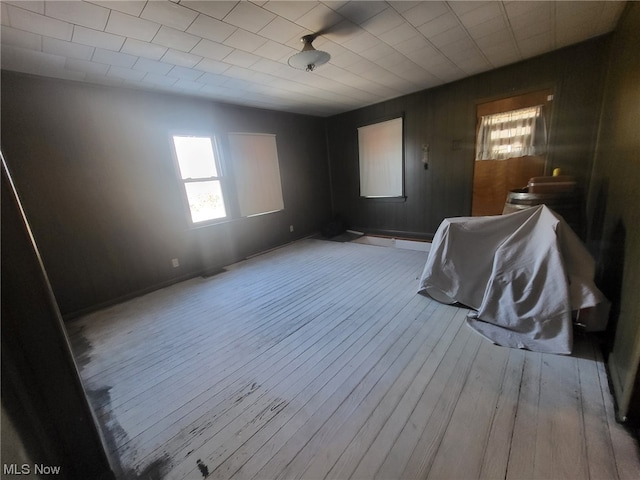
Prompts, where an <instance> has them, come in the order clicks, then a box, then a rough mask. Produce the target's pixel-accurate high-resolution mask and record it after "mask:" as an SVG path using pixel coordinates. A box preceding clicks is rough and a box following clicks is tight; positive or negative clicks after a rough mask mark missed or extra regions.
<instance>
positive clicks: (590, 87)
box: [327, 37, 609, 237]
mask: <svg viewBox="0 0 640 480" xmlns="http://www.w3.org/2000/svg"><path fill="white" fill-rule="evenodd" d="M608 44H609V37H602V38H598V39H594V40H591V41H588V42H585V43H582V44H580V45H577V46H573V47H569V48H566V49H563V50H560V51H556V52H553V53H550V54H546V55H543V56H540V57H536V58H534V59H531V60H527V61H524V62H521V63H518V64H515V65H511V66H507V67H503V68H500V69H496V70H493V71H490V72H487V73H483V74H480V75H476V76H474V77H470V78H466V79H463V80H460V81H457V82H455V83H451V84H448V85H445V86H442V87H438V88H433V89H430V90H425V91H422V92H419V93H416V94H412V95H408V96H404V97H401V98H397V99H393V100H389V101H387V102H383V103H380V104H376V105H372V106H369V107H366V108H362V109H359V110H355V111H352V112H348V113H345V114H341V115H337V116H334V117H331V118H329V120H328V127H327V129H328V138H329V159H330V164H331V181H332V188H333V209H334V213H335V214H340V215H342V216H343V217H344V218H345V220H346V221H347V222H348V223H349V224H350V225H351V226H352V227H354V228H360V229H364V230H366V231H371V232H387V233H393V234H398V235H401V234H405V235H408V236H425V237H429V236H430V235H432V234H433V233H434V232H435V230H436V229H437V227H438V225H439V224H440V222H441V221H442V220H443V219H444V218H446V217H451V216H461V215H462V216H464V215H470V214H471V198H472V187H473V167H474V143H475V128H476V106H477V105H478V104H479V103H483V102H486V101H489V100H494V99H499V98H504V97H509V96H512V95H516V94H522V93H526V92H530V91H534V90H540V89H543V88H552V89H553V90H554V92H555V98H554V102H553V112H552V119H551V123H552V124H551V127H550V128H551V132H550V152H549V165H550V167H551V168H554V167H560V168H562V171H563V173H565V174H568V175H575V176H576V177H577V178H578V180H579V182H580V184H581V185H582V186H583V187H584V188H585V189H586V187H587V185H588V182H589V178H590V171H591V166H592V161H593V154H594V149H595V141H596V136H597V127H598V119H599V113H600V106H601V92H602V86H603V81H604V69H605V66H606V57H607V53H608ZM396 113H397V114H402V113H404V116H405V187H406V191H405V194H406V197H407V198H406V201H405V202H391V201H384V200H372V199H363V198H360V197H359V193H358V149H357V132H356V129H357V127H359V126H361V125H364V124H368V123H372V122H375V121H376V120H377V119H382V118H384V117H388V116H389V115H392V114H396ZM423 144H428V145H430V163H429V169H428V170H425V169H424V168H423V166H422V163H421V158H422V145H423Z"/></svg>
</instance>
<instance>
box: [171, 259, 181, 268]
mask: <svg viewBox="0 0 640 480" xmlns="http://www.w3.org/2000/svg"><path fill="white" fill-rule="evenodd" d="M171 265H173V268H176V267H179V266H180V261H179V260H178V259H177V258H172V259H171Z"/></svg>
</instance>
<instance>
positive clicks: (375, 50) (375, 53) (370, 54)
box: [360, 42, 397, 62]
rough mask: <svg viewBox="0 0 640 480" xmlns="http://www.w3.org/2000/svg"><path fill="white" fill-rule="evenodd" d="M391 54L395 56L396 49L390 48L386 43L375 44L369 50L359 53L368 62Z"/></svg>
mask: <svg viewBox="0 0 640 480" xmlns="http://www.w3.org/2000/svg"><path fill="white" fill-rule="evenodd" d="M393 53H395V54H396V55H397V51H396V49H394V48H392V47H390V46H389V45H387V44H386V43H383V42H376V43H375V45H373V46H372V47H371V48H369V49H367V50H364V51H362V52H360V55H362V56H363V57H364V58H366V59H368V60H371V61H372V62H375V61H377V60H379V59H380V58H384V57H386V56H387V55H391V54H393Z"/></svg>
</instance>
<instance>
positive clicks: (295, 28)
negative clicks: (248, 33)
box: [258, 17, 306, 43]
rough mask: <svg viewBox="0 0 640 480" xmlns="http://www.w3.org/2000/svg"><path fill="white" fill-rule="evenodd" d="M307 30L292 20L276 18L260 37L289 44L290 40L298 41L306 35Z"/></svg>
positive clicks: (260, 33) (261, 32) (260, 32)
mask: <svg viewBox="0 0 640 480" xmlns="http://www.w3.org/2000/svg"><path fill="white" fill-rule="evenodd" d="M305 33H306V30H305V29H304V28H302V27H301V26H300V25H296V24H295V23H293V22H292V21H290V20H287V19H286V18H282V17H276V18H274V19H273V20H272V21H271V22H269V24H267V25H266V26H265V27H264V28H263V29H262V30H260V31H259V32H258V34H259V35H261V36H263V37H265V38H269V39H271V40H273V41H275V42H278V43H287V42H288V41H290V40H293V39H295V40H298V39H300V38H301V37H302V36H303V35H305Z"/></svg>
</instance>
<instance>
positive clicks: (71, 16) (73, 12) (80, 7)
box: [44, 1, 109, 30]
mask: <svg viewBox="0 0 640 480" xmlns="http://www.w3.org/2000/svg"><path fill="white" fill-rule="evenodd" d="M44 12H45V15H46V16H47V17H52V18H57V19H58V20H63V21H65V22H69V23H73V24H75V25H82V26H83V27H87V28H93V29H94V30H104V27H105V25H106V24H107V19H108V18H109V9H108V8H104V7H100V6H98V5H93V4H91V3H86V2H73V1H62V2H46V3H45V6H44Z"/></svg>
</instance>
